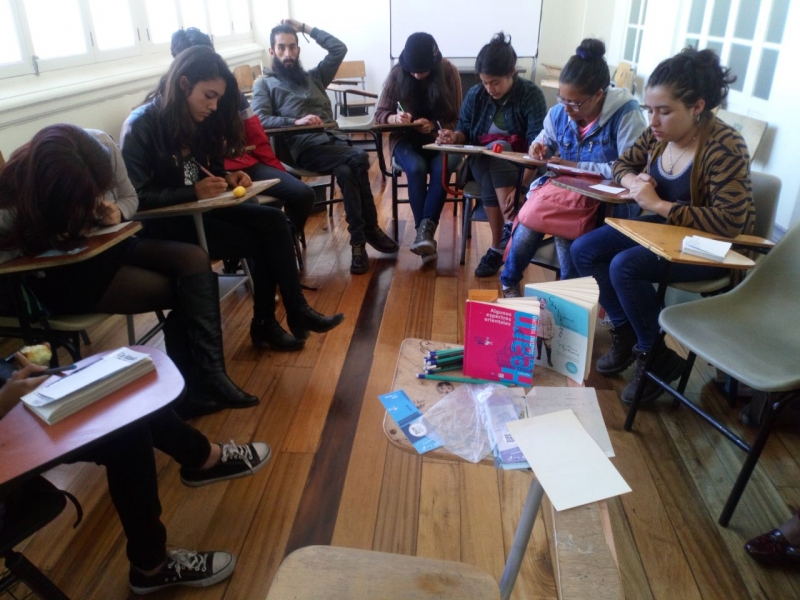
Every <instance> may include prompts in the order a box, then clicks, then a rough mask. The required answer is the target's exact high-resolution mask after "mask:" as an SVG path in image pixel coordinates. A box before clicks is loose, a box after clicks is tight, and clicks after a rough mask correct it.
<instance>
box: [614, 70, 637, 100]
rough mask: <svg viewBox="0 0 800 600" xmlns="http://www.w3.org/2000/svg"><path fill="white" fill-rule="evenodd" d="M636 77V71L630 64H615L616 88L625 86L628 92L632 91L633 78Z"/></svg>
mask: <svg viewBox="0 0 800 600" xmlns="http://www.w3.org/2000/svg"><path fill="white" fill-rule="evenodd" d="M635 78H636V71H634V70H633V69H632V68H631V64H630V63H627V62H621V63H619V65H617V70H616V71H614V83H615V84H616V86H617V87H618V88H625V89H626V90H628V91H629V92H630V93H633V92H634V87H633V84H634V79H635Z"/></svg>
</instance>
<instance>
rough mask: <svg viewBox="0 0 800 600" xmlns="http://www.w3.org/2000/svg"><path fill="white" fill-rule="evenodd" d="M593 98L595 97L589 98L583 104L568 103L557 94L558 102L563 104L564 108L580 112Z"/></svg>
mask: <svg viewBox="0 0 800 600" xmlns="http://www.w3.org/2000/svg"><path fill="white" fill-rule="evenodd" d="M593 97H594V96H589V97H588V98H586V100H584V101H583V102H568V101H567V100H564V98H562V97H561V95H560V94H556V102H558V103H559V104H563V105H564V108H566V109H567V110H578V109H580V107H581V106H583V105H584V104H586V103H587V102H588V101H589V100H591V99H592V98H593Z"/></svg>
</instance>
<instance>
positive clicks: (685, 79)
mask: <svg viewBox="0 0 800 600" xmlns="http://www.w3.org/2000/svg"><path fill="white" fill-rule="evenodd" d="M734 81H736V76H735V75H733V74H731V70H730V69H728V68H727V67H723V66H722V65H721V64H720V62H719V56H717V54H716V53H715V52H714V51H713V50H710V49H705V50H695V49H694V48H691V47H689V48H684V49H683V50H681V51H680V52H679V53H678V54H676V55H675V56H673V57H672V58H668V59H666V60H662V61H661V62H660V63H659V64H658V66H657V67H656V68H655V70H654V71H653V72H652V74H651V75H650V78H649V79H648V80H647V87H649V88H652V87H656V86H658V85H660V86H666V87H669V88H671V90H672V97H673V98H675V99H676V100H680V101H681V102H682V103H683V104H684V105H685V106H687V107H692V106H694V105H695V103H696V102H697V101H698V100H700V99H702V100H705V103H706V105H705V109H704V111H703V115H704V116H705V117H708V116H710V115H711V111H712V110H713V109H715V108H716V107H717V106H719V105H720V104H722V103H723V102H724V101H725V98H727V97H728V88H729V87H730V84H732V83H733V82H734Z"/></svg>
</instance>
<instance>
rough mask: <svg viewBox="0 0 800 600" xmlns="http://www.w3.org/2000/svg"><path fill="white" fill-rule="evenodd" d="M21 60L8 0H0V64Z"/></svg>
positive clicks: (15, 28)
mask: <svg viewBox="0 0 800 600" xmlns="http://www.w3.org/2000/svg"><path fill="white" fill-rule="evenodd" d="M21 60H22V55H21V54H20V51H19V38H18V37H17V27H16V23H15V22H14V15H13V14H12V13H11V2H10V0H0V65H7V64H10V63H16V62H19V61H21Z"/></svg>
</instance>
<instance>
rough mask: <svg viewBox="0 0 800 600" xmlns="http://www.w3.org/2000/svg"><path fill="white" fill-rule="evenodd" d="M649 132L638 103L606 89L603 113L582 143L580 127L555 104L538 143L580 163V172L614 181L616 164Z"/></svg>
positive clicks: (622, 92) (616, 90)
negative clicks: (612, 178)
mask: <svg viewBox="0 0 800 600" xmlns="http://www.w3.org/2000/svg"><path fill="white" fill-rule="evenodd" d="M646 128H647V122H646V121H645V118H644V116H642V112H641V110H640V109H639V103H638V102H637V101H636V100H634V98H633V96H631V94H630V92H628V90H626V89H622V88H612V87H609V88H607V89H606V98H605V101H604V102H603V109H602V110H601V112H600V116H599V117H598V118H597V121H596V122H595V124H594V126H593V127H592V129H591V130H590V131H589V133H587V134H586V137H584V138H583V140H579V138H578V125H577V123H575V121H573V120H572V119H570V118H569V115H568V114H567V111H566V109H565V108H564V106H563V105H561V104H556V105H555V106H554V107H553V108H551V109H550V111H549V112H548V113H547V116H546V117H545V119H544V128H543V129H542V132H541V133H540V134H539V136H538V137H537V138H536V141H537V142H539V143H541V144H543V145H545V146H547V147H548V148H549V149H550V153H551V154H555V153H556V151H558V153H559V155H560V156H561V158H563V159H564V160H571V161H574V162H577V163H578V168H580V169H586V170H587V171H596V172H599V173H601V174H602V175H603V177H604V178H606V179H611V175H612V173H611V171H612V166H613V164H614V161H615V160H617V159H618V158H619V157H620V156H621V155H622V153H623V152H625V150H627V149H628V148H630V147H631V146H632V145H633V143H634V142H635V141H636V140H637V139H638V138H639V136H640V135H641V134H642V132H643V131H644V130H645V129H646Z"/></svg>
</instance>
